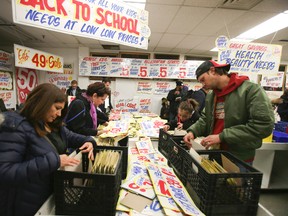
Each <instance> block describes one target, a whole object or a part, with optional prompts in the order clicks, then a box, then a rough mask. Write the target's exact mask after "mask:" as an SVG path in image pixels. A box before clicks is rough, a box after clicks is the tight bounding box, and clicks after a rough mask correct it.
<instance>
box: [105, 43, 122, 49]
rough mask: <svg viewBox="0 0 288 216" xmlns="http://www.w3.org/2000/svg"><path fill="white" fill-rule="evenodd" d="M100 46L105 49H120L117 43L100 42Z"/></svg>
mask: <svg viewBox="0 0 288 216" xmlns="http://www.w3.org/2000/svg"><path fill="white" fill-rule="evenodd" d="M101 46H102V47H103V49H106V50H120V46H119V45H105V44H102V45H101Z"/></svg>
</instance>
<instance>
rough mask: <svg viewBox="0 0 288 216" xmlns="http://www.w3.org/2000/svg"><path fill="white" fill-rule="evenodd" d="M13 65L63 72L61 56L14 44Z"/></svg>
mask: <svg viewBox="0 0 288 216" xmlns="http://www.w3.org/2000/svg"><path fill="white" fill-rule="evenodd" d="M14 53H15V66H17V67H23V68H31V69H37V70H44V71H52V72H57V73H63V58H62V57H60V56H56V55H53V54H50V53H46V52H42V51H40V50H35V49H32V48H29V47H24V46H20V45H17V44H14Z"/></svg>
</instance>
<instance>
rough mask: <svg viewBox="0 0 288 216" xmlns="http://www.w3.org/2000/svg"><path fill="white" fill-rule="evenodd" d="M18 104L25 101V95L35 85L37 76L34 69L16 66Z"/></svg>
mask: <svg viewBox="0 0 288 216" xmlns="http://www.w3.org/2000/svg"><path fill="white" fill-rule="evenodd" d="M16 80H17V81H16V84H17V93H18V104H21V103H24V102H25V101H26V98H27V95H28V94H29V93H30V92H31V91H32V90H33V89H34V88H35V87H36V86H37V84H38V78H37V74H36V71H35V70H34V69H28V68H16Z"/></svg>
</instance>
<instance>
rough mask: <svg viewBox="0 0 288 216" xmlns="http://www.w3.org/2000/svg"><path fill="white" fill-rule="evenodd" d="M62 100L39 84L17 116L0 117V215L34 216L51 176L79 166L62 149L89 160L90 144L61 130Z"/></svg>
mask: <svg viewBox="0 0 288 216" xmlns="http://www.w3.org/2000/svg"><path fill="white" fill-rule="evenodd" d="M66 97H67V96H66V95H65V93H63V92H62V91H61V90H60V89H59V88H58V87H57V86H55V85H53V84H49V83H44V84H40V85H38V86H37V87H35V88H34V89H33V90H32V91H31V92H30V93H29V95H28V97H27V100H26V102H25V104H24V107H23V109H21V111H20V113H17V112H5V113H1V117H0V119H1V120H0V143H1V145H0V176H1V177H0V194H1V196H0V215H5V216H12V215H21V216H26V215H27V216H30V215H34V214H35V213H36V212H37V210H38V209H40V207H41V205H42V204H43V203H44V202H45V201H46V200H47V198H48V197H49V196H50V195H51V194H52V193H53V174H54V172H56V171H57V169H58V168H60V167H65V166H74V165H76V164H79V162H80V161H78V160H76V159H74V158H70V157H68V156H67V155H66V150H67V148H68V147H72V148H79V149H80V150H82V151H83V152H89V157H90V158H91V159H93V148H94V147H95V146H96V143H95V141H94V140H93V138H92V137H87V136H83V135H79V134H76V133H73V132H71V131H69V130H68V129H67V128H65V127H64V126H63V121H62V120H63V117H64V114H65V112H66V110H67V99H66Z"/></svg>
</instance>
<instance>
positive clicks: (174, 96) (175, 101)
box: [167, 80, 185, 121]
mask: <svg viewBox="0 0 288 216" xmlns="http://www.w3.org/2000/svg"><path fill="white" fill-rule="evenodd" d="M184 96H185V92H184V90H183V82H181V81H180V80H177V81H176V88H174V89H172V90H170V91H169V93H168V95H167V100H168V101H169V103H170V109H169V120H170V121H171V120H173V119H175V118H176V116H177V110H178V106H179V104H180V102H181V101H182V100H183V98H184Z"/></svg>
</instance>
